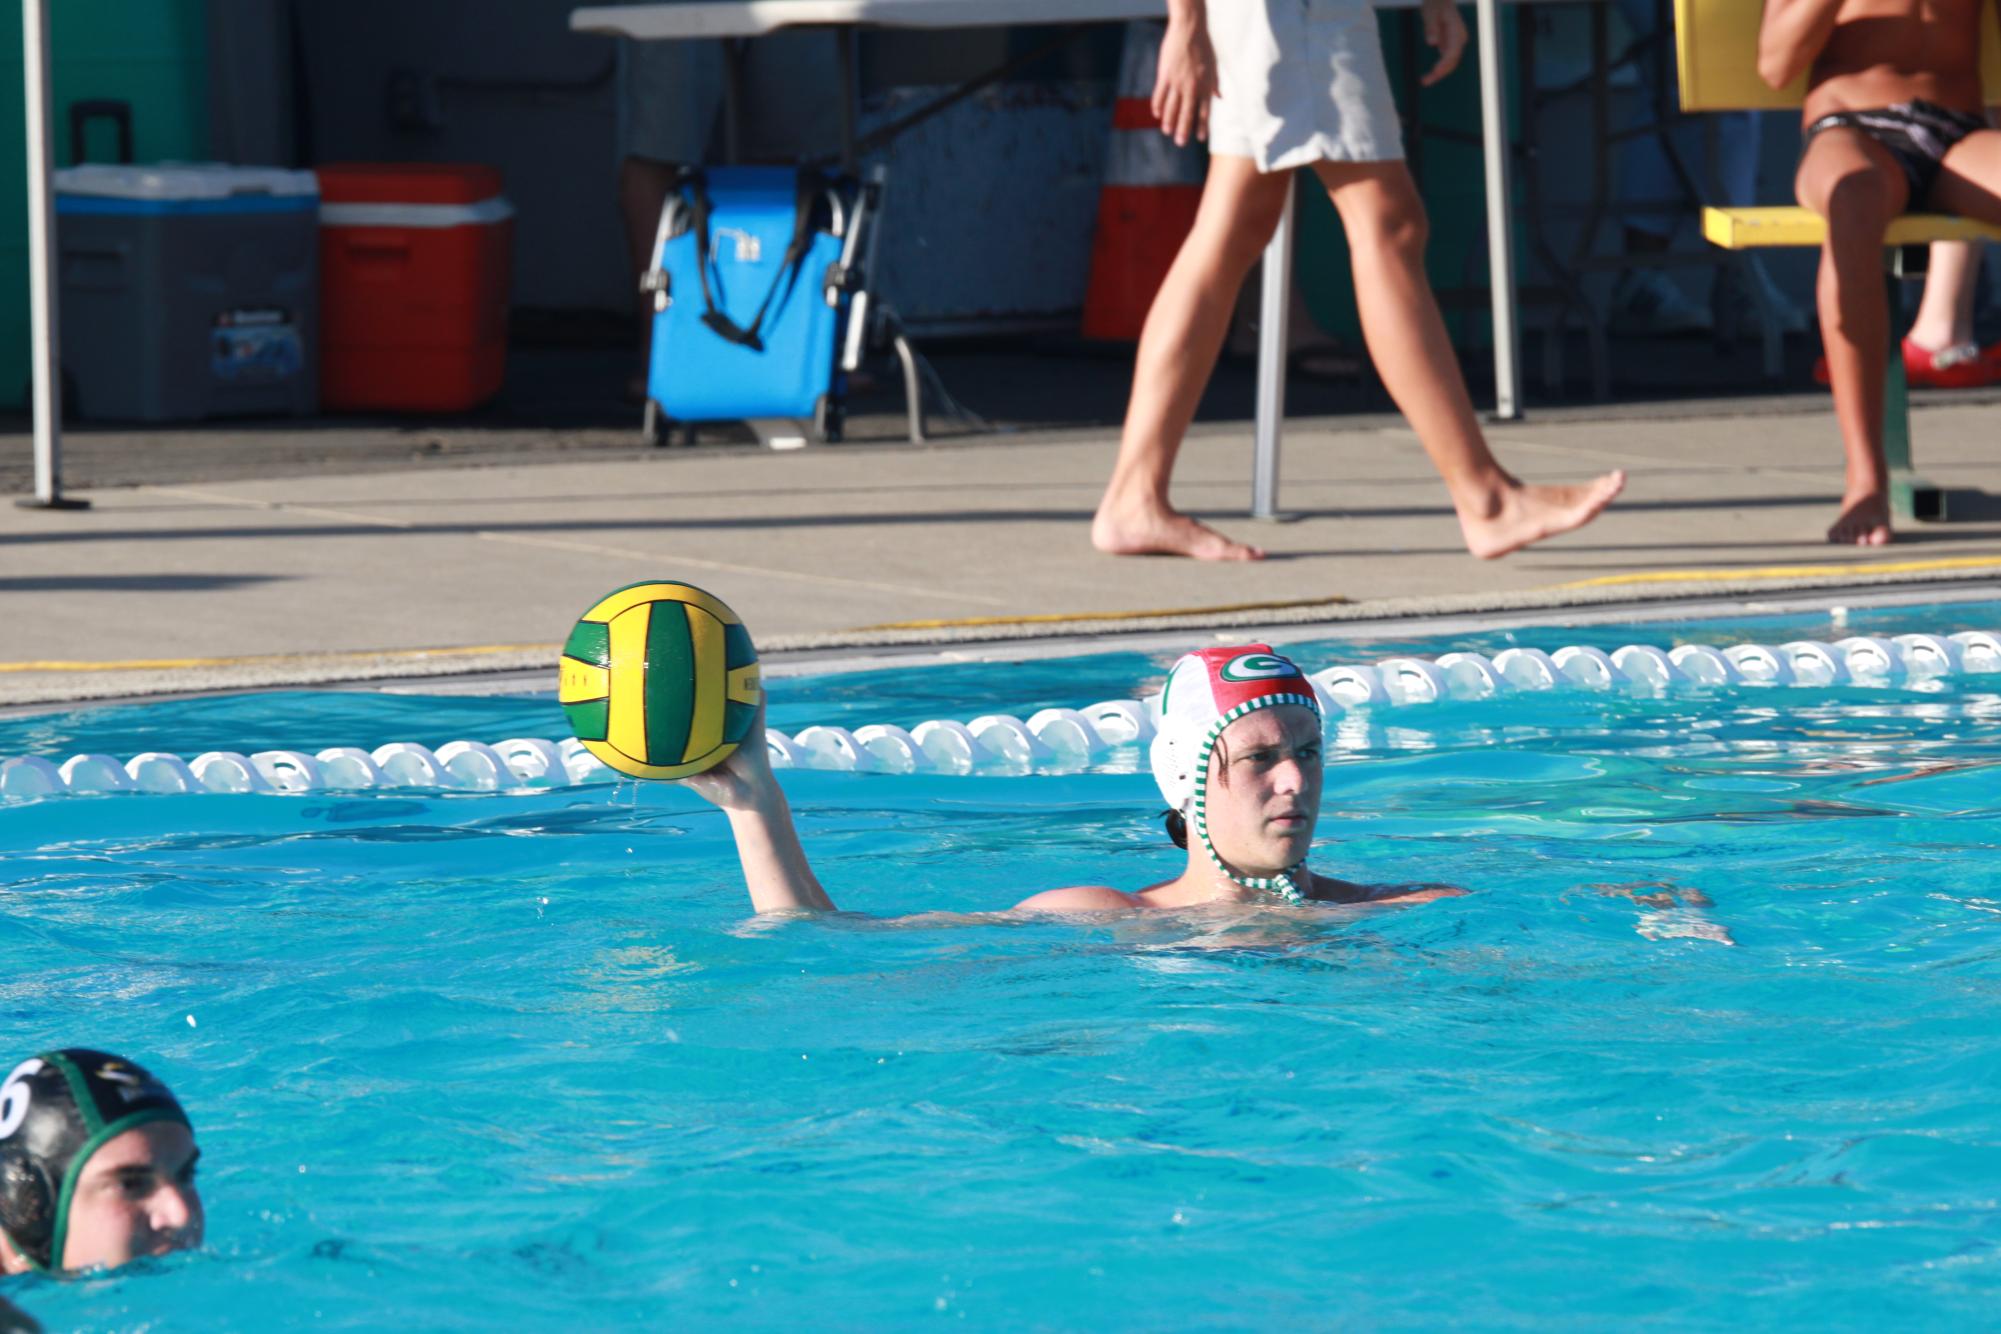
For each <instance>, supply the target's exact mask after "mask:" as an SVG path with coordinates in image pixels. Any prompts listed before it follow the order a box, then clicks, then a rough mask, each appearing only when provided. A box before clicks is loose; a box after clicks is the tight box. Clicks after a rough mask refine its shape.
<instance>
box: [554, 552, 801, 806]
mask: <svg viewBox="0 0 2001 1334" xmlns="http://www.w3.org/2000/svg"><path fill="white" fill-rule="evenodd" d="M556 697H557V699H558V700H559V701H561V703H562V705H563V711H564V712H565V713H567V714H568V715H569V718H570V726H571V727H572V728H574V729H575V730H576V734H577V739H578V740H579V741H581V742H583V743H584V748H585V749H586V750H588V751H590V753H591V754H593V755H595V756H597V757H598V758H599V759H600V760H602V761H604V762H605V763H606V764H608V765H610V766H611V767H612V768H614V769H616V770H618V771H619V772H620V773H624V774H631V775H632V776H633V777H635V778H687V777H689V776H690V775H692V774H698V773H701V772H702V771H703V770H705V769H713V768H714V767H715V766H716V765H718V764H721V763H722V762H723V761H724V760H726V759H728V758H729V757H730V756H731V755H733V754H735V753H736V748H737V746H738V745H739V744H741V743H742V741H743V738H744V735H745V733H747V732H749V731H750V724H751V720H752V719H753V718H754V717H756V715H757V706H758V703H759V702H760V701H761V700H762V699H763V698H764V692H763V689H762V687H761V686H760V684H759V681H758V667H757V650H756V649H755V648H753V647H751V642H750V632H749V631H747V630H745V629H744V628H743V622H742V621H740V620H738V619H737V614H736V613H735V612H733V611H731V610H730V609H729V607H728V606H726V605H725V604H724V603H723V601H722V599H721V598H718V597H714V596H712V595H711V594H708V593H704V592H703V591H702V590H701V589H699V588H695V587H693V586H691V585H689V584H672V583H645V584H631V585H629V586H627V587H625V588H621V589H619V590H618V591H617V592H615V593H611V594H609V595H607V596H606V597H605V598H604V599H602V600H601V601H600V602H599V603H598V604H597V605H596V606H594V607H592V608H591V609H590V610H589V611H587V612H585V613H584V615H583V619H582V620H580V621H578V622H577V628H576V629H574V630H572V631H570V637H569V639H568V640H567V641H566V642H565V643H564V645H563V660H562V676H561V681H560V684H559V687H558V690H557V695H556Z"/></svg>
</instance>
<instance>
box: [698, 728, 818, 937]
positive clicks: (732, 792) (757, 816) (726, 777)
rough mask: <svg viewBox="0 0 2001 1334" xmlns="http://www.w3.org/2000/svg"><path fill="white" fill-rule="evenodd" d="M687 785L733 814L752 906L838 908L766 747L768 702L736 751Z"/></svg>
mask: <svg viewBox="0 0 2001 1334" xmlns="http://www.w3.org/2000/svg"><path fill="white" fill-rule="evenodd" d="M681 785H682V786H683V787H686V788H688V789H689V790H691V791H693V792H694V793H695V794H696V795H697V796H699V797H701V798H702V799H703V800H704V801H708V802H711V803H713V804H714V805H715V806H716V807H717V808H718V809H720V810H721V811H722V812H723V813H724V814H725V815H727V816H728V817H729V821H730V832H731V833H732V834H734V835H735V836H736V852H737V858H738V860H739V861H741V862H742V863H743V880H744V885H745V887H746V888H748V889H749V890H750V906H751V907H752V908H754V909H756V910H757V911H758V912H786V911H794V912H798V911H805V912H832V911H833V910H834V901H833V900H832V899H830V898H828V897H827V891H826V890H824V889H822V888H821V887H820V881H819V878H818V877H817V876H815V875H814V874H813V867H812V865H811V864H810V863H809V862H808V861H807V860H806V850H805V848H803V847H801V846H800V844H799V829H798V827H797V826H796V825H794V824H793V822H792V807H791V805H790V803H788V802H787V801H786V800H785V789H784V788H782V787H780V786H779V785H778V775H777V774H775V773H773V772H772V771H771V753H770V752H769V751H768V750H766V749H765V745H764V705H763V704H761V703H760V704H759V705H758V706H757V717H756V719H755V720H753V721H752V723H751V725H750V731H749V732H747V733H746V734H745V735H744V738H743V741H742V743H741V744H739V745H738V746H737V749H736V753H735V754H733V755H731V756H730V757H729V758H728V759H727V760H724V761H723V762H722V763H721V764H719V765H717V766H716V767H715V768H713V769H710V770H708V771H707V772H706V773H700V774H697V775H695V776H694V777H693V778H684V779H682V780H681Z"/></svg>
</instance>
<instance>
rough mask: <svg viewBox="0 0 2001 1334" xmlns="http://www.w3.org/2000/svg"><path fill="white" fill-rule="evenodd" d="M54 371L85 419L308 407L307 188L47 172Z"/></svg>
mask: <svg viewBox="0 0 2001 1334" xmlns="http://www.w3.org/2000/svg"><path fill="white" fill-rule="evenodd" d="M55 187H56V254H57V272H58V282H59V284H60V288H61V293H62V306H61V312H60V317H59V320H60V329H61V334H62V364H63V371H64V374H65V376H66V377H67V378H68V379H69V380H70V382H71V384H72V386H73V388H72V392H73V393H74V394H75V396H76V400H77V402H76V409H77V411H78V412H79V413H81V414H83V415H85V416H89V417H98V418H106V419H112V420H124V421H145V422H160V421H193V420H198V419H200V418H204V417H224V416H246V415H250V416H281V415H291V416H303V415H307V414H310V413H313V412H315V411H317V410H318V408H319V349H318V346H317V342H316V340H317V336H318V331H319V319H320V313H319V209H320V199H319V184H318V181H317V180H316V179H315V177H314V176H313V173H311V172H309V171H281V170H275V169H271V168H263V167H229V166H221V165H215V164H177V163H164V164H161V165H158V166H150V167H138V166H104V165H96V164H93V165H88V166H81V167H70V168H67V169H65V170H63V171H59V172H57V173H56V174H55Z"/></svg>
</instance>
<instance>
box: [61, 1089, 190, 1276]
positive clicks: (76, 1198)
mask: <svg viewBox="0 0 2001 1334" xmlns="http://www.w3.org/2000/svg"><path fill="white" fill-rule="evenodd" d="M200 1156H201V1155H200V1153H199V1151H198V1150H197V1149H196V1148H195V1137H194V1136H193V1135H192V1134H191V1133H189V1131H188V1128H187V1127H186V1126H184V1125H180V1124H178V1123H177V1122H172V1121H154V1122H151V1123H150V1124H147V1125H143V1126H139V1127H138V1128H136V1129H133V1130H128V1131H126V1132H125V1133H124V1134H122V1135H119V1136H117V1137H116V1138H114V1139H111V1140H109V1141H107V1142H106V1143H105V1144H104V1145H103V1147H101V1148H99V1149H98V1151H97V1152H96V1153H93V1154H92V1155H90V1161H89V1162H87V1163H85V1164H84V1166H83V1172H82V1173H81V1175H79V1176H78V1177H77V1183H76V1193H75V1194H74V1195H73V1196H72V1197H71V1198H70V1206H69V1237H68V1240H67V1241H66V1242H65V1243H64V1246H63V1253H62V1267H63V1268H64V1269H71V1270H76V1269H95V1268H104V1269H116V1268H117V1267H118V1266H119V1265H122V1264H124V1263H125V1262H126V1261H128V1260H134V1259H137V1258H138V1257H139V1256H142V1255H165V1254H167V1253H168V1252H170V1251H180V1250H187V1249H190V1248H192V1247H195V1246H199V1245H201V1238H202V1209H201V1195H200V1193H199V1192H197V1191H196V1190H195V1160H196V1159H197V1158H198V1157H200Z"/></svg>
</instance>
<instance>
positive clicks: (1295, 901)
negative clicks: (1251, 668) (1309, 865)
mask: <svg viewBox="0 0 2001 1334" xmlns="http://www.w3.org/2000/svg"><path fill="white" fill-rule="evenodd" d="M1280 704H1298V705H1301V706H1303V707H1305V708H1308V709H1311V710H1313V716H1314V717H1316V718H1317V717H1319V716H1320V701H1319V700H1317V699H1314V698H1313V697H1312V696H1310V695H1260V696H1259V697H1258V698H1256V699H1253V700H1246V701H1245V702H1244V703H1242V704H1239V705H1238V706H1237V707H1236V708H1234V709H1231V710H1230V711H1229V712H1228V713H1226V714H1224V715H1223V716H1222V717H1221V718H1218V719H1217V720H1216V723H1215V726H1213V727H1211V728H1210V729H1209V734H1208V735H1207V736H1205V737H1203V738H1202V748H1201V750H1199V751H1198V752H1196V755H1195V795H1194V796H1192V797H1190V798H1189V802H1188V825H1189V827H1190V828H1191V829H1193V830H1194V831H1195V837H1196V839H1197V840H1199V841H1200V842H1201V844H1202V851H1204V852H1206V853H1208V854H1209V860H1210V861H1212V862H1214V863H1216V869H1217V870H1219V871H1221V872H1222V873H1223V874H1224V875H1226V876H1228V877H1229V878H1230V880H1231V882H1232V883H1234V884H1238V885H1241V886H1243V887H1244V888H1245V889H1256V890H1262V891H1263V892H1265V893H1267V894H1276V895H1278V896H1279V897H1280V898H1282V899H1284V900H1285V901H1286V902H1287V903H1290V904H1292V905H1293V906H1295V907H1297V906H1299V905H1300V904H1303V903H1305V902H1306V892H1305V890H1304V889H1302V888H1301V887H1300V880H1301V879H1302V878H1303V873H1304V872H1305V870H1306V859H1305V858H1303V857H1302V858H1300V859H1299V860H1298V861H1296V862H1294V863H1293V864H1292V865H1290V866H1288V867H1286V868H1285V869H1284V870H1283V871H1280V872H1279V873H1278V874H1277V875H1271V876H1258V875H1238V874H1237V873H1236V872H1235V871H1233V870H1231V869H1230V864H1229V863H1228V862H1226V861H1224V860H1223V857H1222V854H1221V853H1219V852H1217V851H1216V845H1215V844H1214V843H1211V842H1210V841H1209V816H1208V812H1207V809H1206V808H1207V805H1208V794H1209V757H1210V756H1211V755H1213V754H1214V753H1215V751H1216V742H1217V741H1219V740H1220V739H1221V738H1222V736H1223V729H1224V728H1226V727H1228V726H1229V725H1230V724H1231V723H1234V722H1235V721H1237V719H1239V718H1241V717H1243V716H1244V715H1245V714H1248V713H1256V712H1257V711H1258V710H1260V709H1270V708H1276V707H1277V706H1278V705H1280Z"/></svg>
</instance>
